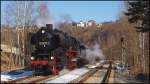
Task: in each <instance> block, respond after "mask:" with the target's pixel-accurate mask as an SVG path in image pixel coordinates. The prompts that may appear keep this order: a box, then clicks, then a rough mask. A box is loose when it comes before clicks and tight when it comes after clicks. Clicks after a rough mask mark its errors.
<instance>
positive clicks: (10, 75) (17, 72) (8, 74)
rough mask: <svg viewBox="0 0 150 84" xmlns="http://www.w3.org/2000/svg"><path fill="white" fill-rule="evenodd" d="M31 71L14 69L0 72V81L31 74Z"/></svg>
mask: <svg viewBox="0 0 150 84" xmlns="http://www.w3.org/2000/svg"><path fill="white" fill-rule="evenodd" d="M31 75H32V71H24V70H15V71H11V72H1V81H9V80H15V79H18V78H22V77H25V76H31Z"/></svg>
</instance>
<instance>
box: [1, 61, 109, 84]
mask: <svg viewBox="0 0 150 84" xmlns="http://www.w3.org/2000/svg"><path fill="white" fill-rule="evenodd" d="M111 68H112V67H111V64H110V65H109V66H108V67H107V68H106V67H104V68H94V69H86V68H82V69H77V70H73V71H71V72H72V73H70V72H68V73H66V74H64V75H65V76H64V75H62V76H52V75H50V76H26V77H22V78H18V79H15V80H10V81H6V82H2V83H53V82H54V83H55V82H61V81H58V80H62V82H64V83H108V80H109V77H110V73H111ZM81 72H82V73H81ZM65 77H66V78H67V79H66V78H65ZM64 78H65V79H64ZM70 79H71V80H70ZM64 80H65V81H64ZM48 81H50V82H48Z"/></svg>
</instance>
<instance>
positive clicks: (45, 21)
mask: <svg viewBox="0 0 150 84" xmlns="http://www.w3.org/2000/svg"><path fill="white" fill-rule="evenodd" d="M46 24H54V23H53V22H52V20H51V19H50V18H49V17H38V18H37V20H36V25H37V26H38V27H39V28H40V27H45V26H46Z"/></svg>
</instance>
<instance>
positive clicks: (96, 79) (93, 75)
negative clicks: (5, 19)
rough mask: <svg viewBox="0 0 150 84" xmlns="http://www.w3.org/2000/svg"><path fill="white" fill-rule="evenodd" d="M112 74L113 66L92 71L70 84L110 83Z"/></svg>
mask: <svg viewBox="0 0 150 84" xmlns="http://www.w3.org/2000/svg"><path fill="white" fill-rule="evenodd" d="M110 73H111V64H110V65H109V67H107V69H106V67H105V68H103V69H102V68H101V69H98V68H96V69H93V70H90V71H89V72H88V73H86V74H85V75H83V76H81V77H79V78H77V79H75V80H73V81H71V82H70V83H108V80H109V77H110Z"/></svg>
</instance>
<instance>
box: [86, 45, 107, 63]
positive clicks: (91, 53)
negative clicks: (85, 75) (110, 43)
mask: <svg viewBox="0 0 150 84" xmlns="http://www.w3.org/2000/svg"><path fill="white" fill-rule="evenodd" d="M86 59H87V60H88V61H89V64H95V63H96V59H100V60H103V59H105V57H104V55H103V53H102V51H101V49H100V46H99V45H98V44H97V43H96V44H95V45H94V46H93V47H92V48H88V49H86Z"/></svg>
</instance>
